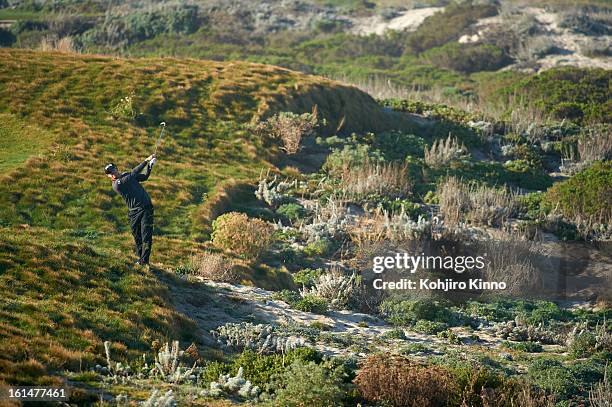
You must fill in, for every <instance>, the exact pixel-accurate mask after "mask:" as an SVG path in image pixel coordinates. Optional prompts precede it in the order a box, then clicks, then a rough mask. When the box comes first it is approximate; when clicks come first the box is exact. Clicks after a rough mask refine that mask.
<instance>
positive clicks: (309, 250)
mask: <svg viewBox="0 0 612 407" xmlns="http://www.w3.org/2000/svg"><path fill="white" fill-rule="evenodd" d="M333 249H334V242H332V241H331V240H330V239H326V238H322V239H319V240H315V241H314V242H311V243H308V244H307V245H306V247H304V254H306V255H307V256H317V257H320V256H327V255H328V254H330V253H331V252H332V251H333Z"/></svg>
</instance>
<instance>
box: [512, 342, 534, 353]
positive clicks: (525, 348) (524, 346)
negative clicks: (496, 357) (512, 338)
mask: <svg viewBox="0 0 612 407" xmlns="http://www.w3.org/2000/svg"><path fill="white" fill-rule="evenodd" d="M502 346H503V347H504V348H507V349H512V350H518V351H521V352H529V353H538V352H542V345H540V344H539V343H537V342H531V341H526V342H503V343H502Z"/></svg>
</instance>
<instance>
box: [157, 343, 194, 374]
mask: <svg viewBox="0 0 612 407" xmlns="http://www.w3.org/2000/svg"><path fill="white" fill-rule="evenodd" d="M184 353H185V352H184V351H181V350H180V349H179V342H178V341H174V342H172V347H170V345H169V343H168V342H166V344H165V345H164V346H163V347H162V348H161V349H160V350H159V351H158V352H157V355H156V356H155V368H156V371H157V372H158V373H159V374H160V375H161V377H162V379H163V380H164V381H167V382H170V383H182V382H185V381H187V380H195V376H194V375H193V372H194V370H195V367H196V364H195V363H194V364H193V367H191V368H186V367H184V366H181V364H180V357H181V356H183V354H184Z"/></svg>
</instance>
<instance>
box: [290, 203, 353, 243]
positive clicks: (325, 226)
mask: <svg viewBox="0 0 612 407" xmlns="http://www.w3.org/2000/svg"><path fill="white" fill-rule="evenodd" d="M312 212H313V218H312V222H311V223H309V224H304V225H301V226H300V231H301V232H302V233H304V235H305V236H306V238H307V240H308V242H309V243H311V242H316V241H318V240H321V239H324V238H327V239H333V238H335V237H338V236H340V235H342V234H343V233H345V232H346V229H347V227H348V225H349V223H350V218H351V211H350V208H348V207H347V206H346V205H344V204H343V203H342V202H341V201H339V200H336V199H333V198H331V197H329V198H328V199H327V202H326V203H325V205H320V204H319V203H318V202H317V204H316V205H315V206H314V208H312Z"/></svg>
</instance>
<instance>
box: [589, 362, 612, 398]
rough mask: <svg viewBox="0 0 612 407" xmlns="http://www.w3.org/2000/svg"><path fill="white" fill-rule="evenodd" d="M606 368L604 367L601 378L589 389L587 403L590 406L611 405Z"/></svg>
mask: <svg viewBox="0 0 612 407" xmlns="http://www.w3.org/2000/svg"><path fill="white" fill-rule="evenodd" d="M606 367H607V366H606ZM608 370H609V369H604V377H603V380H602V381H601V382H599V383H597V385H596V386H595V387H594V388H593V389H591V391H589V403H590V405H591V406H592V407H610V405H612V385H611V384H610V379H609V378H608Z"/></svg>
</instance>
